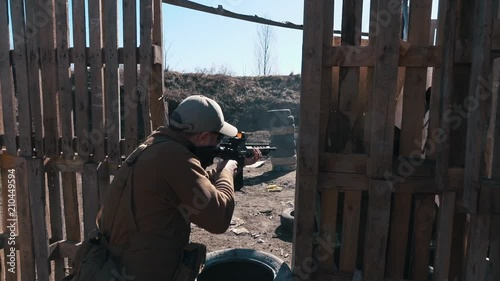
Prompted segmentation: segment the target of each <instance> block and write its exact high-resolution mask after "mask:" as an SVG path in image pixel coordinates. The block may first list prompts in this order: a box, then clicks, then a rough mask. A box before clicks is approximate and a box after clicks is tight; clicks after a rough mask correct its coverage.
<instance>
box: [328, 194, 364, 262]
mask: <svg viewBox="0 0 500 281" xmlns="http://www.w3.org/2000/svg"><path fill="white" fill-rule="evenodd" d="M330 204H331V203H330ZM360 213H361V192H346V193H345V197H344V218H343V220H342V221H343V223H342V243H341V248H340V267H339V268H340V271H347V272H353V271H354V270H355V269H356V260H357V253H358V236H359V218H360Z"/></svg>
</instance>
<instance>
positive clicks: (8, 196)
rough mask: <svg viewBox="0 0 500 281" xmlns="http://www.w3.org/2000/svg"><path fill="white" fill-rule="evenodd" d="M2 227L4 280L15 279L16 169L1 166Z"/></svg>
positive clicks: (16, 247) (17, 272)
mask: <svg viewBox="0 0 500 281" xmlns="http://www.w3.org/2000/svg"><path fill="white" fill-rule="evenodd" d="M0 171H1V176H0V178H1V180H2V202H4V203H3V204H2V214H3V217H2V226H3V227H2V229H3V233H5V234H7V236H8V242H7V243H6V244H8V246H7V245H6V246H5V248H4V251H3V257H4V260H3V265H4V269H5V281H17V276H18V275H19V270H18V269H17V267H18V266H17V261H18V260H19V256H18V255H17V252H16V250H19V245H18V241H16V240H18V239H16V237H15V235H17V234H18V233H19V228H18V223H17V218H18V212H17V208H18V206H19V204H18V203H17V198H16V188H17V187H18V184H17V180H16V175H17V173H16V169H5V168H4V167H2V168H1V169H0Z"/></svg>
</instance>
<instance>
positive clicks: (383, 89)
mask: <svg viewBox="0 0 500 281" xmlns="http://www.w3.org/2000/svg"><path fill="white" fill-rule="evenodd" d="M377 10H378V11H384V12H387V11H390V12H391V13H392V16H391V17H390V24H383V23H382V22H377V32H376V41H375V55H376V61H375V66H374V73H373V88H372V93H371V95H372V107H371V108H370V109H369V110H370V115H371V119H372V124H371V137H370V165H369V172H368V173H369V176H370V177H372V178H378V179H383V178H384V177H387V176H388V174H390V172H391V171H392V152H393V143H394V118H395V114H394V113H395V104H394V101H395V97H396V85H397V78H398V61H399V30H400V23H401V19H400V16H399V15H400V13H401V3H395V2H394V1H390V0H379V1H378V9H377ZM387 203H389V204H390V202H387Z"/></svg>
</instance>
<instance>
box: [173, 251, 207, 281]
mask: <svg viewBox="0 0 500 281" xmlns="http://www.w3.org/2000/svg"><path fill="white" fill-rule="evenodd" d="M206 255H207V247H206V246H205V245H203V244H198V243H189V244H188V245H187V246H185V247H184V249H183V250H182V256H181V261H180V263H179V266H178V268H177V271H176V273H175V277H174V279H173V280H174V281H194V280H195V279H196V277H198V274H200V272H201V270H202V269H203V265H204V264H205V258H206Z"/></svg>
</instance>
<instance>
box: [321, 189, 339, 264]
mask: <svg viewBox="0 0 500 281" xmlns="http://www.w3.org/2000/svg"><path fill="white" fill-rule="evenodd" d="M338 196H339V192H338V191H337V190H335V189H331V190H325V191H323V192H322V194H321V222H320V233H319V235H320V238H321V239H322V240H323V241H332V242H334V243H335V241H337V206H338ZM320 245H321V246H320V248H319V250H318V252H319V254H318V256H322V257H325V258H322V259H321V260H320V261H319V262H320V266H321V268H322V269H323V270H331V269H333V268H335V267H336V266H335V248H334V247H332V246H333V245H332V244H328V243H322V244H320ZM326 247H328V248H326Z"/></svg>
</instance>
